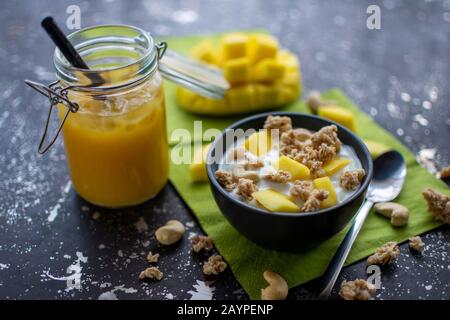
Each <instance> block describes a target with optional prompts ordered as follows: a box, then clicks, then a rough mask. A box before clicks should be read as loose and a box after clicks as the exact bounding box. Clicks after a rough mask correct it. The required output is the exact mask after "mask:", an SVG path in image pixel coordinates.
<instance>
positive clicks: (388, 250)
mask: <svg viewBox="0 0 450 320" xmlns="http://www.w3.org/2000/svg"><path fill="white" fill-rule="evenodd" d="M399 255H400V249H399V248H398V244H397V242H395V241H389V242H387V243H385V244H384V245H382V246H381V247H379V248H378V249H377V251H376V252H375V253H374V254H373V255H371V256H370V257H368V258H367V264H368V265H373V264H377V265H382V266H384V265H386V264H388V263H391V262H392V261H394V260H395V259H397V258H398V256H399Z"/></svg>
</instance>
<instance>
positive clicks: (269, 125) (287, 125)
mask: <svg viewBox="0 0 450 320" xmlns="http://www.w3.org/2000/svg"><path fill="white" fill-rule="evenodd" d="M264 129H278V130H280V134H281V133H283V132H286V131H288V130H291V129H292V120H291V118H289V117H280V116H272V115H270V116H268V117H267V119H266V121H265V122H264Z"/></svg>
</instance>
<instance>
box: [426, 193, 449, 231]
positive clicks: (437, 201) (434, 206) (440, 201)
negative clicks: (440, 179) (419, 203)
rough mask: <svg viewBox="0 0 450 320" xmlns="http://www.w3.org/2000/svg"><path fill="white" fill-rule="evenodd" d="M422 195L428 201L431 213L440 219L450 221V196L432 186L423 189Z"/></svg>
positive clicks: (445, 221)
mask: <svg viewBox="0 0 450 320" xmlns="http://www.w3.org/2000/svg"><path fill="white" fill-rule="evenodd" d="M422 195H423V197H424V198H425V200H426V201H427V203H428V211H429V212H430V213H431V215H432V216H433V217H434V218H435V219H437V220H439V221H442V222H444V223H450V196H447V195H445V194H443V193H440V192H439V191H436V190H433V189H431V188H427V189H425V190H423V191H422Z"/></svg>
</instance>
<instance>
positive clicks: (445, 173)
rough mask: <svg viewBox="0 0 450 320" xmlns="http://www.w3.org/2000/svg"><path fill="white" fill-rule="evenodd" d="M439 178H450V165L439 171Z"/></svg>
mask: <svg viewBox="0 0 450 320" xmlns="http://www.w3.org/2000/svg"><path fill="white" fill-rule="evenodd" d="M439 178H440V179H447V178H450V165H449V166H447V167H445V168H442V169H441V171H440V172H439Z"/></svg>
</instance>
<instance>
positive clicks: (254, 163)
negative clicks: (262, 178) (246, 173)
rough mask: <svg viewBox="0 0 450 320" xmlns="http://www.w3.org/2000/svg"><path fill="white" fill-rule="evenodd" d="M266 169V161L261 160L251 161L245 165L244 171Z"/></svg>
mask: <svg viewBox="0 0 450 320" xmlns="http://www.w3.org/2000/svg"><path fill="white" fill-rule="evenodd" d="M262 167H264V161H262V160H261V159H259V158H256V159H250V160H248V161H247V162H245V163H244V169H245V170H253V169H259V168H262Z"/></svg>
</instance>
